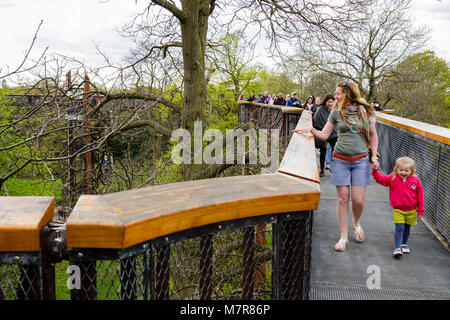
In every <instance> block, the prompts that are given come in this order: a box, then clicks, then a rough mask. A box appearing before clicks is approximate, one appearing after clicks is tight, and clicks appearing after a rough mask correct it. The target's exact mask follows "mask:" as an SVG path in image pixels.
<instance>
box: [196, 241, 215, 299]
mask: <svg viewBox="0 0 450 320" xmlns="http://www.w3.org/2000/svg"><path fill="white" fill-rule="evenodd" d="M212 238H213V236H212V234H209V235H206V236H203V237H201V238H200V280H199V287H200V300H211V297H212V275H213V266H212V259H213V246H212Z"/></svg>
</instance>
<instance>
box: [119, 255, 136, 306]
mask: <svg viewBox="0 0 450 320" xmlns="http://www.w3.org/2000/svg"><path fill="white" fill-rule="evenodd" d="M120 284H121V286H120V287H121V288H120V290H121V296H122V300H136V298H137V295H136V257H131V258H126V259H121V260H120Z"/></svg>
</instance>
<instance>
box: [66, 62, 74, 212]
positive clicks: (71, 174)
mask: <svg viewBox="0 0 450 320" xmlns="http://www.w3.org/2000/svg"><path fill="white" fill-rule="evenodd" d="M66 77H67V90H68V91H69V92H71V90H72V72H71V71H69V72H67V74H66ZM72 94H73V93H72ZM69 104H72V101H69ZM73 108H74V105H73V104H72V109H73ZM68 111H69V109H67V110H66V113H68ZM72 139H73V120H70V118H69V120H68V126H67V150H68V159H67V162H68V165H69V169H68V172H67V173H68V179H67V180H68V182H69V190H68V198H69V207H71V208H72V207H73V206H74V205H75V195H74V189H75V170H74V167H73V166H74V158H73V157H72V156H73V153H74V150H73V141H72Z"/></svg>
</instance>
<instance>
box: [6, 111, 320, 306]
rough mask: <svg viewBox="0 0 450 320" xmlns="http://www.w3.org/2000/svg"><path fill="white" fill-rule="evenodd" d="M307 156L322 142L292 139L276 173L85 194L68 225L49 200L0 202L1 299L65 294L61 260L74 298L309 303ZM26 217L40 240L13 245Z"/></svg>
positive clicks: (313, 172)
mask: <svg viewBox="0 0 450 320" xmlns="http://www.w3.org/2000/svg"><path fill="white" fill-rule="evenodd" d="M285 111H286V112H285V114H288V115H289V114H290V113H289V110H285ZM292 114H293V115H294V116H295V117H296V119H297V123H296V125H297V128H302V127H305V126H310V125H311V121H312V119H311V115H310V114H308V113H305V114H303V115H301V114H300V113H299V112H294V113H292ZM300 115H301V118H300ZM286 118H288V116H286V117H285V119H286ZM298 119H300V120H298ZM290 121H293V120H289V121H288V123H289V122H290ZM292 129H293V128H292ZM285 132H286V134H287V133H288V129H285ZM300 159H315V150H314V141H313V139H311V138H309V137H304V136H300V135H295V136H293V137H292V138H291V142H290V143H289V145H288V146H287V148H286V151H285V155H284V157H283V160H282V162H281V164H280V168H279V170H278V171H277V172H276V173H271V174H263V175H252V176H239V177H227V178H217V179H207V180H197V181H188V182H182V183H174V184H166V185H159V186H153V187H148V188H142V189H136V190H129V191H125V192H119V193H113V194H107V195H83V196H81V197H80V198H79V200H78V202H77V203H76V205H75V207H74V209H73V211H72V213H71V216H70V217H69V219H68V221H67V224H66V225H65V226H55V225H53V224H52V222H51V218H52V217H53V211H54V208H53V206H54V204H53V198H51V197H50V198H46V199H44V200H45V201H46V202H45V201H44V202H45V203H46V204H47V206H46V207H45V205H44V206H42V205H41V207H40V210H38V211H36V210H35V209H36V205H35V204H34V203H33V201H31V200H32V199H31V198H30V197H16V198H12V197H3V198H0V201H1V206H0V243H1V244H2V246H1V247H0V279H1V282H0V285H1V287H0V292H1V294H0V299H18V300H20V299H55V298H57V296H58V293H57V292H55V290H56V289H55V278H56V277H55V268H54V266H55V264H58V263H59V262H60V261H61V260H62V259H64V260H68V261H69V268H68V270H69V271H70V273H69V274H65V275H64V276H65V278H67V285H68V286H69V287H70V296H71V299H73V300H94V299H120V300H128V299H133V300H134V299H143V300H146V299H157V300H165V299H307V298H308V293H309V277H310V276H309V275H310V264H311V256H310V255H311V251H310V250H311V233H312V221H313V210H315V209H316V208H317V206H318V202H319V199H320V184H319V178H318V169H317V163H316V161H308V162H305V161H299V160H300ZM11 199H12V200H14V201H16V202H14V203H13V202H11ZM40 201H42V199H41V200H40ZM19 204H20V205H19ZM44 207H45V208H44ZM12 216H14V217H15V218H14V219H12V220H11V217H12ZM21 217H28V218H30V219H31V220H32V230H33V233H34V238H33V242H32V243H33V248H22V247H14V246H12V245H11V243H16V242H17V243H18V242H20V241H18V240H17V241H16V240H14V239H21V238H22V237H23V234H24V232H25V230H24V229H23V228H21V227H20V225H21V223H22V222H21V219H22V218H21ZM36 234H39V235H40V236H39V238H36ZM13 240H14V241H13ZM29 243H30V244H31V242H29ZM16 257H19V258H18V259H17V258H16ZM19 261H22V263H24V264H27V266H28V265H30V266H31V270H32V272H31V273H30V272H29V271H28V270H26V268H22V267H21V266H16V265H17V264H18V262H19ZM25 262H26V263H25ZM21 268H22V269H23V270H22V269H21ZM27 268H28V267H27ZM28 269H29V268H28ZM28 283H32V284H28ZM30 287H31V289H30ZM24 291H26V292H27V294H22V292H24ZM28 292H30V293H29V294H28Z"/></svg>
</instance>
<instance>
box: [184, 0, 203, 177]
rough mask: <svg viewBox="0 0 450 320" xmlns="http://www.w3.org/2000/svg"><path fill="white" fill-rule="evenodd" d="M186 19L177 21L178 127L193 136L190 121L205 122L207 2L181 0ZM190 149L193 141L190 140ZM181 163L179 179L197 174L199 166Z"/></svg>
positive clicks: (196, 175) (201, 0)
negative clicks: (181, 76) (180, 65)
mask: <svg viewBox="0 0 450 320" xmlns="http://www.w3.org/2000/svg"><path fill="white" fill-rule="evenodd" d="M182 6H183V12H185V13H186V19H184V20H183V21H182V22H181V34H182V47H183V63H184V104H183V106H182V109H181V126H182V127H183V128H185V129H187V130H189V132H190V133H191V137H192V138H194V135H193V132H194V121H202V123H203V126H204V125H205V123H204V120H205V113H206V102H207V93H208V92H207V85H206V79H205V48H206V34H207V31H208V17H209V1H206V0H183V1H182ZM191 147H192V150H194V149H193V148H194V143H193V142H191ZM191 159H192V164H183V165H182V175H183V180H191V179H193V178H195V177H198V176H199V173H200V172H201V171H202V165H198V164H197V165H195V164H193V162H194V161H193V155H192V157H191Z"/></svg>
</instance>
